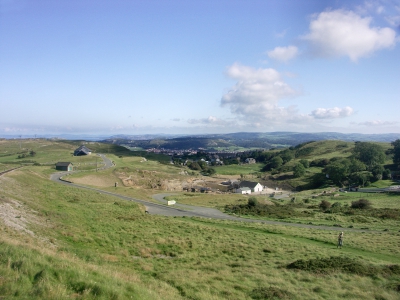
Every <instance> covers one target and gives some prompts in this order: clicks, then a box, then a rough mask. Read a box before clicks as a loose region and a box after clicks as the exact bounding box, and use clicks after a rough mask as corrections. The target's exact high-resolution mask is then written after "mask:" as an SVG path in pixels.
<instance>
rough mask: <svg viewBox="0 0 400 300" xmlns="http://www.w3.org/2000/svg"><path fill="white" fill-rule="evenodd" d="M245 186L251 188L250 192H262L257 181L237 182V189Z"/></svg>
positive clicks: (261, 187)
mask: <svg viewBox="0 0 400 300" xmlns="http://www.w3.org/2000/svg"><path fill="white" fill-rule="evenodd" d="M244 187H247V188H249V189H250V190H251V192H253V193H256V192H262V191H263V186H262V185H261V184H260V183H258V182H253V181H241V182H240V183H239V189H241V188H244Z"/></svg>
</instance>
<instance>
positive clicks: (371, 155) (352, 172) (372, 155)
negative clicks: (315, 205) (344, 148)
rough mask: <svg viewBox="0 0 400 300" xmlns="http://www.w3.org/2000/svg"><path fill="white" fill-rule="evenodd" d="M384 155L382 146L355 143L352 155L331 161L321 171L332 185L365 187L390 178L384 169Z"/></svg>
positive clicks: (389, 174)
mask: <svg viewBox="0 0 400 300" xmlns="http://www.w3.org/2000/svg"><path fill="white" fill-rule="evenodd" d="M385 160H386V154H385V151H384V149H383V148H382V146H380V145H378V144H374V143H369V142H356V144H355V147H354V150H353V155H351V156H350V157H348V158H337V159H331V160H330V161H329V163H328V164H327V165H326V166H325V168H324V169H323V173H324V174H326V178H327V179H329V180H331V181H332V182H333V183H334V184H336V185H340V186H344V185H351V184H354V185H361V186H366V185H369V183H371V182H375V181H377V180H380V179H388V178H390V177H391V171H390V170H389V169H385V168H384V165H383V164H384V163H385Z"/></svg>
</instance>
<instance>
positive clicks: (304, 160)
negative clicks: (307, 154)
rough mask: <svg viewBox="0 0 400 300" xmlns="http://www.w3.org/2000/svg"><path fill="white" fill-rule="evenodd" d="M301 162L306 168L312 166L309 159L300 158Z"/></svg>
mask: <svg viewBox="0 0 400 300" xmlns="http://www.w3.org/2000/svg"><path fill="white" fill-rule="evenodd" d="M299 163H301V164H302V165H303V166H304V168H306V169H307V168H309V167H310V162H309V161H308V160H307V159H300V161H299Z"/></svg>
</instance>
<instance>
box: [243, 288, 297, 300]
mask: <svg viewBox="0 0 400 300" xmlns="http://www.w3.org/2000/svg"><path fill="white" fill-rule="evenodd" d="M250 297H251V298H252V299H255V300H264V299H293V295H292V294H291V293H290V292H288V291H286V290H283V289H280V288H278V287H273V286H270V287H259V288H256V289H254V290H253V291H252V292H251V295H250Z"/></svg>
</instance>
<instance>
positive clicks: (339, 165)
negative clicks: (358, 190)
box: [323, 159, 350, 186]
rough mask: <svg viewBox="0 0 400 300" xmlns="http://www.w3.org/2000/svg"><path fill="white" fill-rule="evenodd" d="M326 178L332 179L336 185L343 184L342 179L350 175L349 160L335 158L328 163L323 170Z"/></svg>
mask: <svg viewBox="0 0 400 300" xmlns="http://www.w3.org/2000/svg"><path fill="white" fill-rule="evenodd" d="M323 171H324V172H325V174H326V175H327V178H329V179H330V180H332V181H333V182H334V183H335V184H337V185H339V184H340V185H341V186H343V185H344V181H345V180H346V179H347V178H348V177H349V175H350V161H349V160H347V159H342V160H337V161H335V162H333V163H330V164H329V165H327V166H326V167H325V169H324V170H323Z"/></svg>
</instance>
